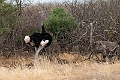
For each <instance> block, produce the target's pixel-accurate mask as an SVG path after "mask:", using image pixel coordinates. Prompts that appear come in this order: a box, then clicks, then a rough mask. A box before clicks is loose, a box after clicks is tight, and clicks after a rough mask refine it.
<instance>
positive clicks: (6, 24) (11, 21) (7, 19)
mask: <svg viewBox="0 0 120 80" xmlns="http://www.w3.org/2000/svg"><path fill="white" fill-rule="evenodd" d="M16 11H17V7H15V6H14V5H12V4H10V3H5V2H4V0H1V1H0V34H3V33H5V32H10V31H11V30H12V29H13V28H14V27H15V25H16V23H17V19H18V17H17V15H15V13H16Z"/></svg>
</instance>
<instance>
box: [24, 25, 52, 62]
mask: <svg viewBox="0 0 120 80" xmlns="http://www.w3.org/2000/svg"><path fill="white" fill-rule="evenodd" d="M24 41H25V43H28V44H30V45H31V46H34V47H35V61H37V59H38V54H39V52H40V50H41V49H43V48H46V47H48V46H50V44H51V42H52V36H51V35H50V34H49V33H47V32H46V31H45V28H44V24H43V26H42V33H34V34H33V35H31V36H25V38H24Z"/></svg>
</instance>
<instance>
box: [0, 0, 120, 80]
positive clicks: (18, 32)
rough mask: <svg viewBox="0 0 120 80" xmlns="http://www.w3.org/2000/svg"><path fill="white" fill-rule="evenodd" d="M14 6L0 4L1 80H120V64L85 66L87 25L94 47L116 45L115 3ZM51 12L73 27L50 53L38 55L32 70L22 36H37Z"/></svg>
mask: <svg viewBox="0 0 120 80" xmlns="http://www.w3.org/2000/svg"><path fill="white" fill-rule="evenodd" d="M16 3H17V4H16V5H13V4H12V3H11V4H6V3H4V0H1V3H0V9H1V10H0V14H1V18H0V71H1V72H0V75H1V76H0V80H56V79H58V80H119V79H120V63H119V60H117V61H116V60H114V61H113V62H112V63H105V62H99V63H98V62H97V61H96V59H95V58H94V59H90V60H85V59H86V58H88V56H89V53H90V52H89V50H88V49H89V45H90V43H89V39H90V27H89V23H90V22H92V23H93V27H94V32H93V38H94V41H97V40H109V41H114V42H119V39H120V35H119V33H120V1H119V0H106V1H104V0H97V1H92V0H91V1H89V2H84V3H80V2H78V1H74V2H72V3H71V2H64V3H43V4H40V3H39V4H36V5H32V4H24V3H22V1H21V0H20V1H19V0H16ZM12 5H13V6H12ZM8 6H9V7H8ZM55 8H64V9H65V11H66V12H68V13H69V14H70V15H71V16H73V17H74V18H75V20H76V22H77V26H76V28H74V29H72V30H71V31H69V32H66V33H65V34H61V35H60V36H61V38H59V40H55V39H54V40H53V42H52V44H51V45H50V47H48V48H46V49H44V50H42V51H41V52H40V55H39V62H38V65H37V66H34V65H33V63H34V48H32V47H31V46H28V45H26V44H25V43H24V41H23V39H24V36H25V35H30V34H32V33H34V32H36V31H37V32H39V31H41V26H42V24H43V22H45V21H46V20H47V19H48V18H49V15H50V12H51V11H52V10H53V9H55ZM43 13H44V15H43ZM48 32H49V31H48ZM50 34H51V35H52V36H53V37H54V35H53V34H52V33H51V32H50ZM62 36H64V37H62ZM66 37H67V38H69V39H70V41H71V42H70V43H69V44H68V43H67V42H66V41H65V40H66Z"/></svg>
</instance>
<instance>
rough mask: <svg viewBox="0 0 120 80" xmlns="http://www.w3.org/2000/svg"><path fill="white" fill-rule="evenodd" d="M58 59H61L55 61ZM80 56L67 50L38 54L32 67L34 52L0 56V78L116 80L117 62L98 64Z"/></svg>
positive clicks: (119, 77)
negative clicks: (49, 56) (55, 55)
mask: <svg viewBox="0 0 120 80" xmlns="http://www.w3.org/2000/svg"><path fill="white" fill-rule="evenodd" d="M59 59H61V60H63V62H64V61H65V62H64V63H61V62H62V61H61V62H58V61H57V60H59ZM84 59H85V57H83V56H79V55H78V54H68V53H61V54H60V55H58V56H57V58H55V57H52V59H51V60H49V59H48V58H47V57H46V56H43V55H39V60H38V64H37V65H36V66H34V65H33V64H34V55H31V56H29V57H27V56H26V57H23V56H18V55H16V56H13V57H10V58H6V57H4V56H0V71H1V72H0V75H1V76H0V80H120V62H119V61H117V62H115V63H105V62H100V63H98V62H96V61H95V60H90V61H89V60H85V61H84Z"/></svg>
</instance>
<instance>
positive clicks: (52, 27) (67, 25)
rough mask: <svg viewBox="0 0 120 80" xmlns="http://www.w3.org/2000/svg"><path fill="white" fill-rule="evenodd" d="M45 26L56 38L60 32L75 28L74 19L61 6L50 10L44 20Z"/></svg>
mask: <svg viewBox="0 0 120 80" xmlns="http://www.w3.org/2000/svg"><path fill="white" fill-rule="evenodd" d="M45 26H46V28H47V30H49V31H50V32H52V33H53V35H54V36H55V38H58V36H59V35H60V34H61V33H65V32H67V31H70V30H71V29H72V28H75V27H76V21H75V19H74V17H72V16H71V15H69V14H68V13H67V12H65V10H64V9H63V8H56V9H54V10H53V11H51V13H50V16H49V19H48V20H47V21H46V22H45Z"/></svg>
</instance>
